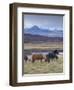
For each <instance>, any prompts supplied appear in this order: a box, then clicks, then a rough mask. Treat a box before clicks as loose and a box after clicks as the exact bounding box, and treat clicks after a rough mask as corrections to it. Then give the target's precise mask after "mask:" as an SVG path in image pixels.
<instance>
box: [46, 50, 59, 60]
mask: <svg viewBox="0 0 74 90" xmlns="http://www.w3.org/2000/svg"><path fill="white" fill-rule="evenodd" d="M58 54H59V52H58V50H54V51H52V52H49V53H48V54H47V55H46V59H45V62H50V60H51V59H52V60H53V59H55V58H56V59H58Z"/></svg>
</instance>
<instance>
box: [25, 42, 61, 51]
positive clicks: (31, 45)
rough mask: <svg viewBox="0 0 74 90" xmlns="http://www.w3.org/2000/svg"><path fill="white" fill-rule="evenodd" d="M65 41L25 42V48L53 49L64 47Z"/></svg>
mask: <svg viewBox="0 0 74 90" xmlns="http://www.w3.org/2000/svg"><path fill="white" fill-rule="evenodd" d="M62 48H63V42H46V43H24V49H25V50H29V49H40V50H49V49H50V50H52V49H62Z"/></svg>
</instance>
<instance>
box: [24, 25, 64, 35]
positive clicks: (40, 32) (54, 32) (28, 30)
mask: <svg viewBox="0 0 74 90" xmlns="http://www.w3.org/2000/svg"><path fill="white" fill-rule="evenodd" d="M24 34H32V35H41V36H47V37H63V30H48V29H43V28H39V27H38V26H36V25H34V26H33V27H31V28H25V29H24Z"/></svg>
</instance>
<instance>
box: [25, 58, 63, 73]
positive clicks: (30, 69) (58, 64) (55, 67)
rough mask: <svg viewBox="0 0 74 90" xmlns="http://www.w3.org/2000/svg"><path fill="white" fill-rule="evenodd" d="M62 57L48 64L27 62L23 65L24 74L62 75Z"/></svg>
mask: <svg viewBox="0 0 74 90" xmlns="http://www.w3.org/2000/svg"><path fill="white" fill-rule="evenodd" d="M62 72H63V57H59V59H57V60H56V59H55V60H53V61H52V60H51V62H50V63H48V62H42V63H41V62H38V61H36V62H34V63H32V62H27V63H24V74H43V73H62Z"/></svg>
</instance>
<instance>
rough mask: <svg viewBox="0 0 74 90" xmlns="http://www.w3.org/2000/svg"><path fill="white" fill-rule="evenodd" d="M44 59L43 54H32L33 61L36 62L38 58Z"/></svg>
mask: <svg viewBox="0 0 74 90" xmlns="http://www.w3.org/2000/svg"><path fill="white" fill-rule="evenodd" d="M42 59H44V57H43V55H42V54H33V55H32V62H35V61H36V60H40V61H41V62H42Z"/></svg>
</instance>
